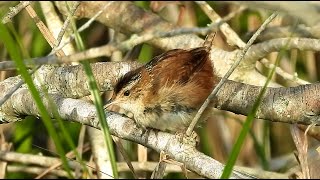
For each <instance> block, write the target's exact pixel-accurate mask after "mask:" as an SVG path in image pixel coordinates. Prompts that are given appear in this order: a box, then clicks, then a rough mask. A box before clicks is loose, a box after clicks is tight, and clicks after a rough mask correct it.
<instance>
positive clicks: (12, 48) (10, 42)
mask: <svg viewBox="0 0 320 180" xmlns="http://www.w3.org/2000/svg"><path fill="white" fill-rule="evenodd" d="M0 40H1V41H2V42H3V43H4V45H5V47H6V49H7V51H8V52H9V55H10V57H11V59H12V60H14V62H15V64H16V66H17V70H18V71H19V73H20V75H21V76H22V78H23V79H24V81H25V83H26V84H27V86H28V88H29V91H30V93H31V95H32V97H33V99H34V101H35V103H36V105H37V108H38V109H39V113H40V116H41V119H42V120H43V123H44V125H45V127H46V128H47V130H48V132H49V135H50V137H51V138H52V139H53V141H54V144H55V146H56V148H57V151H58V154H59V155H60V158H61V159H62V162H63V166H64V168H65V169H66V170H67V173H68V175H69V177H70V178H73V176H72V174H71V170H70V167H69V165H68V161H67V158H66V157H65V151H64V149H63V146H62V144H61V141H60V139H59V137H58V134H57V133H56V130H55V129H54V125H53V122H52V121H51V117H50V115H49V114H48V112H47V111H46V107H45V106H44V104H43V103H42V100H41V97H40V95H39V92H38V91H37V89H36V87H35V85H34V84H33V81H32V77H31V76H30V75H29V73H28V70H27V68H26V66H25V65H24V63H23V58H22V55H21V51H20V48H19V46H18V45H17V44H16V42H15V40H14V38H13V37H12V35H11V34H10V33H9V31H8V29H7V28H6V27H5V26H4V25H3V24H2V23H0Z"/></svg>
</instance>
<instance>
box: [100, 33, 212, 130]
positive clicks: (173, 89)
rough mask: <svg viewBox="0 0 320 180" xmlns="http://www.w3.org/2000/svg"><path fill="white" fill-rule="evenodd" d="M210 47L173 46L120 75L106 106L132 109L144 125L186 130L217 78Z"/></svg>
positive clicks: (160, 128)
mask: <svg viewBox="0 0 320 180" xmlns="http://www.w3.org/2000/svg"><path fill="white" fill-rule="evenodd" d="M213 37H214V36H213ZM213 37H211V38H212V39H213ZM212 39H210V40H211V41H212ZM205 43H208V41H206V42H205ZM211 43H212V42H210V47H211V45H212V44H211ZM210 47H208V45H206V44H204V47H198V48H193V49H190V50H183V49H174V50H170V51H167V52H165V53H163V54H161V55H159V56H156V57H154V58H153V59H152V60H151V61H150V62H149V63H147V64H145V65H144V66H142V67H140V68H138V69H136V70H133V71H130V72H128V73H127V74H125V75H124V76H123V77H122V78H120V79H119V81H118V83H117V84H116V86H115V88H114V94H113V97H112V99H111V101H112V102H111V103H110V104H107V105H106V106H107V107H108V106H110V105H117V106H119V107H121V108H123V109H124V110H126V111H129V112H131V113H132V114H133V116H134V120H135V121H136V123H137V124H138V125H140V126H141V127H143V128H147V127H151V128H154V129H159V130H161V131H169V132H171V133H175V132H181V131H185V130H186V129H187V128H188V126H189V124H190V122H191V121H192V119H193V117H194V116H195V114H196V113H197V111H198V109H199V108H200V106H201V105H202V104H203V102H204V101H205V99H206V98H207V97H208V95H209V94H210V93H211V91H212V90H213V87H214V85H215V84H216V82H217V77H215V76H214V71H213V66H212V63H211V60H210ZM205 116H206V112H205V113H204V114H203V115H202V116H201V117H205ZM201 119H204V118H201Z"/></svg>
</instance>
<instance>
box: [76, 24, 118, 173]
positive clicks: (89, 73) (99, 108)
mask: <svg viewBox="0 0 320 180" xmlns="http://www.w3.org/2000/svg"><path fill="white" fill-rule="evenodd" d="M71 24H72V26H73V29H74V32H75V41H76V44H77V47H78V49H80V50H84V49H85V48H84V44H83V41H82V39H81V37H80V35H79V33H78V32H77V28H76V26H75V23H74V21H73V20H71ZM81 64H82V66H83V68H84V70H85V73H86V75H87V78H88V84H89V89H90V92H91V94H92V95H93V97H94V105H95V107H96V110H97V113H98V118H99V122H100V124H101V127H102V131H103V134H104V137H105V143H106V146H107V149H108V153H109V159H110V162H111V167H112V172H113V176H114V178H116V179H117V178H118V170H117V164H116V157H115V153H114V149H113V141H112V138H111V134H110V132H109V127H108V124H107V122H106V114H105V112H104V110H103V103H102V100H101V97H100V93H99V90H98V86H97V83H96V81H95V78H94V75H93V73H92V69H91V66H90V63H89V61H87V60H86V61H81Z"/></svg>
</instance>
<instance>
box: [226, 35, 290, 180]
mask: <svg viewBox="0 0 320 180" xmlns="http://www.w3.org/2000/svg"><path fill="white" fill-rule="evenodd" d="M289 42H290V41H288V42H287V44H286V46H287V45H288V43H289ZM286 46H285V47H286ZM283 54H284V48H283V49H282V50H281V51H280V52H279V54H278V56H277V59H276V62H275V66H274V67H273V68H272V70H271V71H270V73H269V75H268V78H267V81H266V82H265V84H264V86H263V87H262V89H261V91H260V93H259V96H258V98H257V100H256V101H255V102H254V104H253V108H252V109H251V111H250V112H249V114H248V116H247V118H246V121H245V123H244V124H243V127H242V129H241V132H240V135H239V137H238V139H237V141H236V143H235V145H234V147H233V148H232V151H231V154H230V157H229V159H228V161H227V163H226V166H225V168H224V170H223V173H222V175H221V179H226V178H229V177H230V175H231V173H232V169H233V166H234V165H235V162H236V160H237V158H238V155H239V152H240V150H241V147H242V144H243V142H244V140H245V138H246V135H247V133H248V131H249V129H250V127H251V124H252V121H253V120H254V118H255V114H256V113H257V111H258V108H259V106H260V103H261V101H262V98H263V96H264V94H265V92H266V90H267V86H268V84H269V82H270V81H271V78H272V76H273V74H274V72H275V70H276V67H277V66H278V64H279V62H280V59H281V58H282V55H283Z"/></svg>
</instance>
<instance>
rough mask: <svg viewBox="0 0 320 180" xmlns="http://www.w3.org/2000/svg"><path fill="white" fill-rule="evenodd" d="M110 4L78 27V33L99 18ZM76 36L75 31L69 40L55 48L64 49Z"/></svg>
mask: <svg viewBox="0 0 320 180" xmlns="http://www.w3.org/2000/svg"><path fill="white" fill-rule="evenodd" d="M108 6H109V4H105V5H104V6H103V8H102V9H101V10H100V11H98V12H97V14H95V15H94V16H93V17H92V18H90V19H89V20H88V21H87V22H86V23H85V24H84V25H82V26H81V27H80V28H79V29H78V33H80V32H82V31H84V30H85V29H87V28H89V27H90V25H91V24H92V23H93V22H94V21H95V20H96V19H97V17H99V16H100V15H101V14H102V13H103V11H104V10H105V9H106V8H107V7H108ZM74 38H75V33H73V34H72V35H71V36H70V37H69V39H68V40H67V41H65V42H64V43H63V44H60V45H59V46H58V47H57V48H55V50H56V51H57V50H60V49H62V48H63V47H64V46H66V45H67V44H69V43H70V42H71V41H73V40H74Z"/></svg>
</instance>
